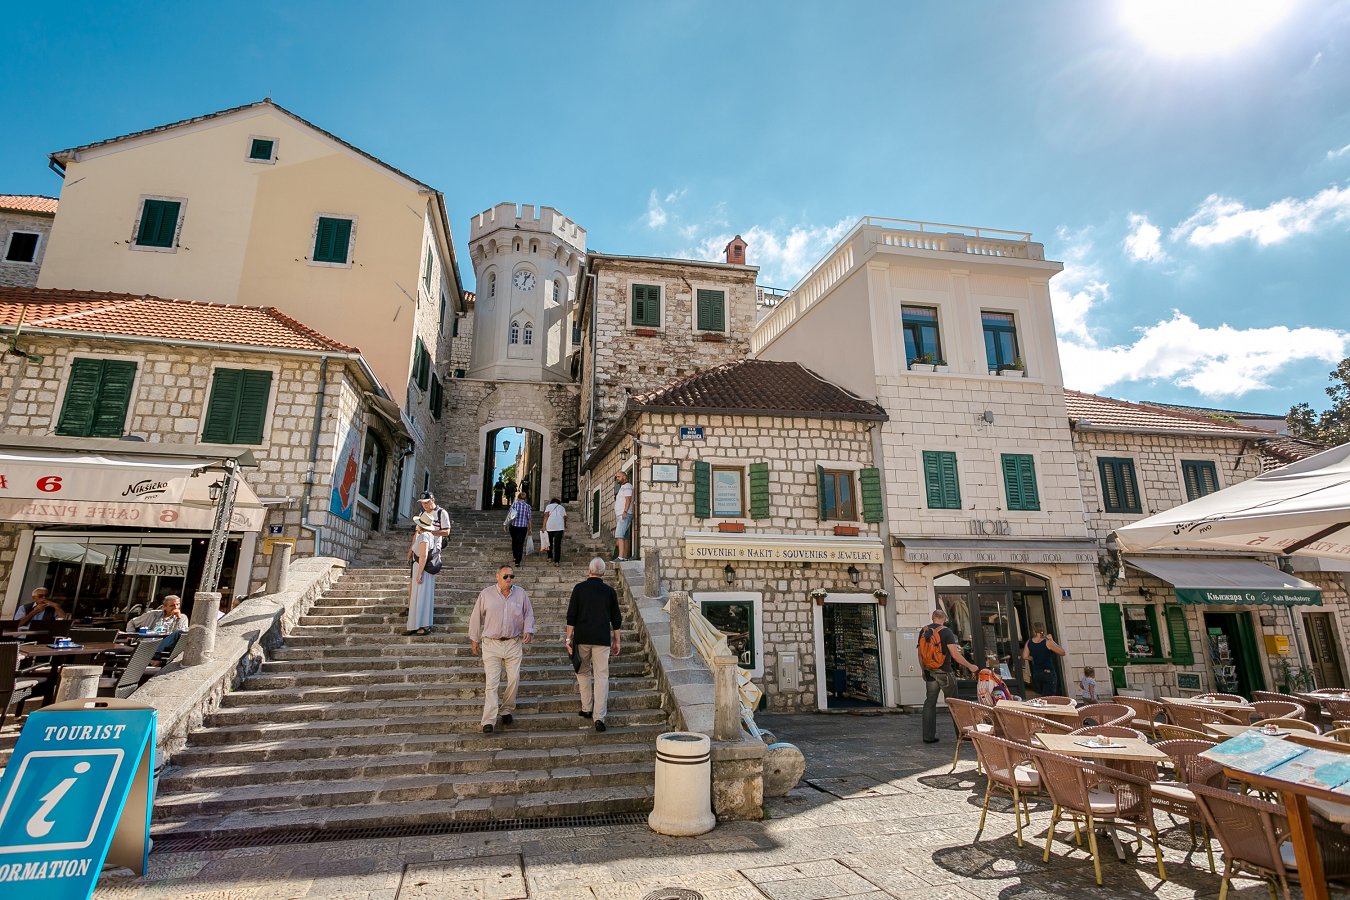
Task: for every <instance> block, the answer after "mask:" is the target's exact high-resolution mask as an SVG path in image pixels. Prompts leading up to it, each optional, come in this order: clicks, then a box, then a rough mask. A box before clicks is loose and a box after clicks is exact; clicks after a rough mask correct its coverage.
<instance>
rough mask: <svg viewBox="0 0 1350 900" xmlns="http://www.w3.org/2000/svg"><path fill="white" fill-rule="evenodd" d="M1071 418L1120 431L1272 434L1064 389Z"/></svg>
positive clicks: (1258, 429) (1255, 435)
mask: <svg viewBox="0 0 1350 900" xmlns="http://www.w3.org/2000/svg"><path fill="white" fill-rule="evenodd" d="M1064 403H1065V406H1067V407H1068V412H1069V421H1071V422H1082V423H1083V424H1090V425H1093V426H1095V427H1097V428H1103V429H1107V430H1117V429H1118V430H1120V431H1145V432H1146V431H1159V432H1177V431H1192V432H1195V433H1196V434H1212V435H1225V436H1231V435H1234V434H1250V435H1251V436H1252V437H1254V438H1261V437H1269V436H1270V432H1269V431H1265V430H1263V429H1260V428H1249V427H1247V426H1246V425H1239V424H1237V423H1236V422H1219V421H1216V420H1214V419H1207V418H1205V417H1204V416H1195V415H1190V414H1187V413H1182V412H1170V411H1167V410H1164V409H1161V408H1160V407H1156V406H1143V405H1141V404H1138V403H1130V402H1128V401H1126V400H1116V399H1114V398H1112V397H1099V396H1097V395H1096V394H1084V393H1080V392H1078V391H1069V390H1066V391H1065V392H1064Z"/></svg>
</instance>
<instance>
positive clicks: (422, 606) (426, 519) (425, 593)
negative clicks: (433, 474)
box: [404, 511, 436, 636]
mask: <svg viewBox="0 0 1350 900" xmlns="http://www.w3.org/2000/svg"><path fill="white" fill-rule="evenodd" d="M413 524H414V525H415V526H416V531H415V532H414V534H413V541H412V546H410V547H409V548H408V560H409V562H411V563H412V578H411V581H410V583H409V585H408V630H407V631H405V632H404V634H406V635H419V636H420V635H427V634H431V625H432V622H433V621H434V620H435V618H436V576H435V575H433V574H431V573H430V572H428V571H427V570H426V568H427V559H428V557H429V556H430V555H431V551H432V549H433V548H435V546H436V519H435V516H434V515H433V514H432V513H430V512H425V511H424V512H421V513H419V514H418V515H417V516H416V517H414V518H413Z"/></svg>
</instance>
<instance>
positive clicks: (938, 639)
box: [919, 625, 947, 672]
mask: <svg viewBox="0 0 1350 900" xmlns="http://www.w3.org/2000/svg"><path fill="white" fill-rule="evenodd" d="M919 665H921V666H923V667H924V668H925V669H927V670H929V671H930V672H933V671H937V670H938V669H944V668H946V667H947V648H946V647H944V646H942V628H941V627H940V626H938V625H925V626H924V628H923V630H922V631H920V632H919Z"/></svg>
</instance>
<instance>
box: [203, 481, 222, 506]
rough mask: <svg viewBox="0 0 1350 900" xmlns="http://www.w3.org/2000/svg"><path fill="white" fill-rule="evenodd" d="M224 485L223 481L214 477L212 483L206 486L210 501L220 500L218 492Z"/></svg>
mask: <svg viewBox="0 0 1350 900" xmlns="http://www.w3.org/2000/svg"><path fill="white" fill-rule="evenodd" d="M224 487H225V482H223V481H221V480H220V479H219V478H217V479H216V481H215V483H214V484H212V485H210V486H209V487H207V489H206V495H207V496H208V497H210V498H211V502H212V503H216V502H218V501H219V500H220V492H221V490H223V489H224Z"/></svg>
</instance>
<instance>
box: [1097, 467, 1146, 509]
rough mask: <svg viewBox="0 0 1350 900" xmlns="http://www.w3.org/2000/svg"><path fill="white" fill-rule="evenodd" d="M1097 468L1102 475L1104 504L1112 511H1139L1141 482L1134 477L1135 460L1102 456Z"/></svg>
mask: <svg viewBox="0 0 1350 900" xmlns="http://www.w3.org/2000/svg"><path fill="white" fill-rule="evenodd" d="M1097 470H1098V471H1099V472H1100V473H1101V476H1102V506H1103V507H1104V508H1105V509H1106V511H1107V512H1112V513H1120V512H1124V513H1137V512H1140V511H1141V507H1140V505H1139V483H1138V482H1137V481H1136V480H1135V477H1134V460H1132V459H1116V458H1111V457H1105V456H1103V457H1100V458H1099V459H1098V460H1097Z"/></svg>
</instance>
